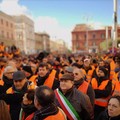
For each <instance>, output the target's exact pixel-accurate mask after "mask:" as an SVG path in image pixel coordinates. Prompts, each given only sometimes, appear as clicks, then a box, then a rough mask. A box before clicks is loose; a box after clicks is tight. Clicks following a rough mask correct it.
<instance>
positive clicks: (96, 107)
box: [0, 47, 120, 120]
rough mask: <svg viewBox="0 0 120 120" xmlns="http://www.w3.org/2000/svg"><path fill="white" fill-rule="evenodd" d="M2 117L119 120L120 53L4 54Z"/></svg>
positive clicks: (0, 91)
mask: <svg viewBox="0 0 120 120" xmlns="http://www.w3.org/2000/svg"><path fill="white" fill-rule="evenodd" d="M0 50H2V49H1V47H0ZM16 50H17V49H16ZM16 50H13V51H14V53H15V51H16ZM3 51H4V50H3ZM3 53H4V52H3ZM0 120H120V53H116V54H113V53H110V52H109V53H105V54H102V55H97V54H72V55H69V56H67V55H65V54H64V55H53V54H51V53H49V54H45V53H44V52H41V53H40V54H39V55H29V56H28V55H24V56H23V55H22V54H20V52H19V54H17V55H16V54H14V55H13V56H12V57H8V56H6V54H3V55H2V56H0Z"/></svg>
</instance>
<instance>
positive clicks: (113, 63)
mask: <svg viewBox="0 0 120 120" xmlns="http://www.w3.org/2000/svg"><path fill="white" fill-rule="evenodd" d="M114 70H115V62H114V61H113V60H112V62H110V80H112V79H113V75H114Z"/></svg>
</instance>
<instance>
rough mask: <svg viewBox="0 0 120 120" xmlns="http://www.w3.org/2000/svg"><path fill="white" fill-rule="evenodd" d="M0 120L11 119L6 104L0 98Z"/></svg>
mask: <svg viewBox="0 0 120 120" xmlns="http://www.w3.org/2000/svg"><path fill="white" fill-rule="evenodd" d="M0 120H11V117H10V113H9V110H8V106H7V104H6V103H5V101H3V100H0Z"/></svg>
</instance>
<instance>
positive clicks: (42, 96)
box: [35, 86, 55, 107]
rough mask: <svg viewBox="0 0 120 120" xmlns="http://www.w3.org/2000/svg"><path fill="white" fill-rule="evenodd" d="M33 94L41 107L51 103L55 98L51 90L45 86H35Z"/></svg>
mask: <svg viewBox="0 0 120 120" xmlns="http://www.w3.org/2000/svg"><path fill="white" fill-rule="evenodd" d="M35 96H36V99H37V101H38V103H39V104H40V105H41V106H42V107H44V106H47V105H49V104H52V103H53V102H54V99H55V94H54V92H53V90H52V89H50V88H49V87H47V86H39V87H38V88H36V91H35Z"/></svg>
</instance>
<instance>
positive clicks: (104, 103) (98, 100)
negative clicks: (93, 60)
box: [91, 78, 110, 107]
mask: <svg viewBox="0 0 120 120" xmlns="http://www.w3.org/2000/svg"><path fill="white" fill-rule="evenodd" d="M108 82H109V80H104V81H103V82H102V83H101V85H100V86H98V82H97V80H96V79H95V78H93V79H92V81H91V85H92V87H93V89H99V90H104V89H105V87H106V86H107V84H108ZM109 97H110V96H109ZM109 97H107V98H95V104H96V105H98V106H101V107H106V106H107V103H108V99H109Z"/></svg>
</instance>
